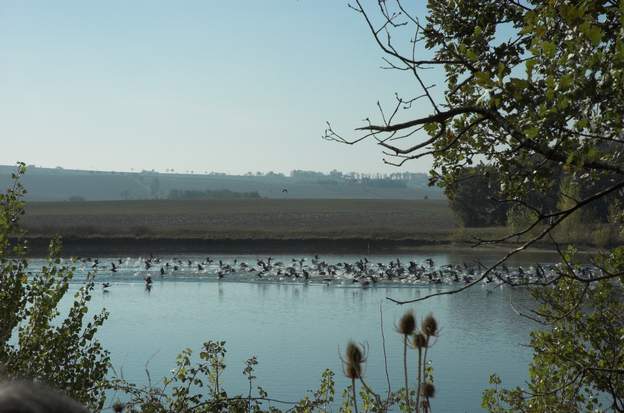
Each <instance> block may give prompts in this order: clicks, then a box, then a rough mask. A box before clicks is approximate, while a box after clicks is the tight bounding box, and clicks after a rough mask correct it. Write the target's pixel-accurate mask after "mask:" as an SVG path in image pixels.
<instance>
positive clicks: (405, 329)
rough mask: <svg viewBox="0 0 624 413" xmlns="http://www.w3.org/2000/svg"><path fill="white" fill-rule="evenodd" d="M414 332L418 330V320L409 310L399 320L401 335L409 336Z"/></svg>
mask: <svg viewBox="0 0 624 413" xmlns="http://www.w3.org/2000/svg"><path fill="white" fill-rule="evenodd" d="M414 330H416V318H415V317H414V312H413V311H412V310H409V311H407V312H406V313H405V314H403V317H401V319H400V320H399V333H401V334H403V335H404V336H409V335H410V334H412V333H413V332H414Z"/></svg>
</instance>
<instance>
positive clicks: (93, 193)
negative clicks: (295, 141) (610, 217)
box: [0, 165, 444, 201]
mask: <svg viewBox="0 0 624 413" xmlns="http://www.w3.org/2000/svg"><path fill="white" fill-rule="evenodd" d="M14 171H15V167H14V166H2V165H0V189H4V188H6V187H7V185H9V184H10V176H11V173H12V172H14ZM22 183H23V184H24V186H25V187H26V189H27V190H28V193H27V195H26V199H27V200H29V201H67V200H86V201H106V200H113V201H114V200H144V199H167V198H169V197H170V196H171V194H172V193H176V191H177V193H178V194H179V193H182V192H184V191H187V192H192V191H217V192H219V191H221V192H223V191H231V192H234V193H237V194H243V193H247V194H249V193H257V194H258V196H260V197H262V198H271V199H411V200H416V199H425V198H429V199H443V198H444V195H443V193H442V191H441V190H440V189H439V188H432V187H429V186H428V185H427V183H428V179H427V176H426V175H424V174H412V173H396V174H391V175H388V176H381V175H379V176H377V175H375V177H371V176H369V175H363V174H353V173H352V174H342V173H341V172H334V173H331V174H322V173H318V172H306V171H293V172H292V173H291V175H290V176H285V175H282V174H274V173H268V174H264V175H253V174H249V175H224V174H179V173H158V172H151V171H143V172H132V173H130V172H102V171H80V170H66V169H61V168H57V169H55V168H37V167H29V168H28V171H27V173H26V175H25V176H24V177H23V178H22ZM234 195H236V194H234ZM233 197H234V196H233Z"/></svg>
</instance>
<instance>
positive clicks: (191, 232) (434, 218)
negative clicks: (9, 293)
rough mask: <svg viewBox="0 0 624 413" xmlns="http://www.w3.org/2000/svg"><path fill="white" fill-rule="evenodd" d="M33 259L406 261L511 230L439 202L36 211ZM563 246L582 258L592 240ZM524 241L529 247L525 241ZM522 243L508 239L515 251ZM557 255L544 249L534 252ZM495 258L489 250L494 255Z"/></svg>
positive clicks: (85, 206) (134, 205)
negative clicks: (320, 257) (356, 257)
mask: <svg viewBox="0 0 624 413" xmlns="http://www.w3.org/2000/svg"><path fill="white" fill-rule="evenodd" d="M22 224H23V227H24V228H25V229H26V231H27V239H28V240H29V243H30V254H31V255H33V256H44V255H45V254H46V251H47V246H48V244H49V242H50V240H51V239H52V238H54V237H56V236H60V237H61V238H62V239H63V242H64V254H66V255H83V256H84V255H102V254H149V253H159V252H168V253H207V254H214V253H273V254H275V253H279V252H288V253H290V252H293V253H311V254H315V253H319V254H322V253H354V254H367V253H379V252H393V253H401V252H404V253H409V252H410V251H414V250H416V249H418V248H427V249H428V250H431V249H433V248H443V249H447V250H450V249H458V248H469V247H471V246H473V245H474V244H475V240H476V239H479V238H480V239H496V238H501V237H503V236H504V235H507V234H508V233H509V231H511V230H510V229H509V228H505V227H493V228H462V227H461V226H460V225H459V223H458V222H457V220H456V218H455V216H454V215H453V212H452V211H451V209H450V208H449V207H448V204H447V202H446V201H440V200H417V201H405V200H336V199H330V200H311V199H304V200H294V199H293V200H266V199H261V200H247V199H241V200H210V201H165V200H155V201H106V202H31V203H29V204H28V205H27V211H26V215H25V216H24V217H23V220H22ZM581 235H582V236H583V237H585V238H578V239H577V238H575V239H572V238H569V239H568V238H566V237H563V238H561V239H560V242H562V243H565V242H574V243H575V244H576V245H579V246H581V247H583V248H596V247H600V245H599V244H596V243H595V242H594V239H593V238H592V237H591V231H589V232H585V233H583V234H581ZM525 239H526V238H525ZM525 239H516V238H513V239H510V240H509V241H507V242H505V243H504V244H502V246H500V248H504V249H509V248H513V247H515V246H518V245H521V243H522V242H523V241H524V240H525ZM534 247H536V248H538V249H552V245H551V244H550V242H548V241H541V242H538V243H536V244H535V245H534ZM489 249H491V248H489Z"/></svg>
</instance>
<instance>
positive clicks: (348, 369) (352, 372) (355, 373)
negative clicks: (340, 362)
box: [344, 362, 362, 379]
mask: <svg viewBox="0 0 624 413" xmlns="http://www.w3.org/2000/svg"><path fill="white" fill-rule="evenodd" d="M344 374H345V376H347V378H349V379H359V378H360V377H362V366H361V365H360V364H351V363H348V362H347V363H345V365H344Z"/></svg>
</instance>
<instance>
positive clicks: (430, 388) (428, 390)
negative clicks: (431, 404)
mask: <svg viewBox="0 0 624 413" xmlns="http://www.w3.org/2000/svg"><path fill="white" fill-rule="evenodd" d="M420 391H421V393H422V395H423V397H424V398H425V399H432V398H433V397H434V396H435V386H434V385H433V383H428V382H427V383H423V385H422V386H421V388H420Z"/></svg>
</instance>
